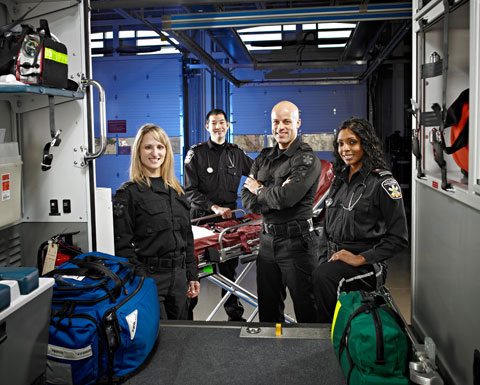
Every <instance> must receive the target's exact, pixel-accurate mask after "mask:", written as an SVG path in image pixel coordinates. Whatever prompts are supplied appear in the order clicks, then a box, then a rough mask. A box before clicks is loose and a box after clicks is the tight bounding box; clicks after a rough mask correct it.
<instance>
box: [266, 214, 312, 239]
mask: <svg viewBox="0 0 480 385" xmlns="http://www.w3.org/2000/svg"><path fill="white" fill-rule="evenodd" d="M263 231H264V232H265V233H267V234H271V235H281V236H288V237H295V236H299V235H301V234H303V233H307V232H309V231H313V221H312V219H311V218H309V219H297V220H295V221H290V222H286V223H264V224H263Z"/></svg>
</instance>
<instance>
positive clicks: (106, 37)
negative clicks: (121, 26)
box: [105, 31, 113, 39]
mask: <svg viewBox="0 0 480 385" xmlns="http://www.w3.org/2000/svg"><path fill="white" fill-rule="evenodd" d="M105 39H113V32H112V31H110V32H105Z"/></svg>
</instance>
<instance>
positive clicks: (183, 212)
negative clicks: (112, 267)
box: [113, 178, 198, 281]
mask: <svg viewBox="0 0 480 385" xmlns="http://www.w3.org/2000/svg"><path fill="white" fill-rule="evenodd" d="M150 181H151V183H152V184H151V186H150V187H148V186H147V185H143V184H142V185H140V184H136V183H133V182H126V183H124V184H122V186H120V187H119V189H118V190H117V192H116V194H115V198H114V200H113V210H114V216H113V221H114V229H115V254H116V255H118V256H120V257H127V258H130V259H133V258H136V259H138V260H139V261H140V262H142V263H147V262H146V261H148V260H149V258H155V257H156V258H178V257H180V256H181V255H182V254H184V255H185V262H186V268H187V279H188V281H198V269H197V262H196V260H195V255H194V251H193V234H192V227H191V224H190V213H189V210H190V205H189V203H188V201H187V199H186V197H185V195H178V194H177V192H176V191H175V190H174V189H173V188H171V187H166V186H165V183H164V182H163V179H162V178H150Z"/></svg>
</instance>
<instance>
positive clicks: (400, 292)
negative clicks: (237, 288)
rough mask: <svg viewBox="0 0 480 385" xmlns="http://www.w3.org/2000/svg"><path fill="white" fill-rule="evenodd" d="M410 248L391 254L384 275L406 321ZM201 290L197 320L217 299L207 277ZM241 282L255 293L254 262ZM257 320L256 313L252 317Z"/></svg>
mask: <svg viewBox="0 0 480 385" xmlns="http://www.w3.org/2000/svg"><path fill="white" fill-rule="evenodd" d="M244 267H245V265H242V264H240V265H239V266H238V268H237V274H238V273H240V272H241V271H242V269H243V268H244ZM410 283H411V280H410V251H409V250H407V251H406V252H404V253H402V254H400V255H398V256H395V257H394V258H391V259H390V260H389V261H388V277H387V287H388V288H389V289H390V292H391V294H392V296H393V298H394V300H395V303H396V304H397V306H398V307H399V308H400V311H401V312H402V315H403V317H404V318H405V320H406V321H407V322H408V323H410V305H411V287H410ZM200 284H201V291H200V296H199V301H198V304H197V306H196V308H195V310H194V319H195V320H197V321H204V320H206V319H207V317H208V316H209V314H210V313H211V312H212V311H213V309H214V308H215V306H216V305H217V303H218V302H219V301H220V299H221V291H220V288H219V287H218V286H217V285H215V284H213V283H211V282H210V281H208V279H205V278H204V279H202V280H201V281H200ZM241 286H242V287H244V288H245V289H247V290H249V291H250V292H252V293H254V294H256V293H257V289H256V283H255V266H254V267H253V268H252V270H250V271H249V273H248V274H247V275H246V276H245V278H244V280H243V282H242V283H241ZM242 303H243V305H244V308H245V313H244V317H245V318H248V317H249V316H250V314H251V313H252V312H253V310H254V308H253V306H251V305H249V304H248V303H245V302H243V301H242ZM285 314H288V315H290V316H292V317H293V318H294V317H295V314H294V312H293V305H292V301H291V300H290V298H289V297H287V300H286V302H285ZM213 320H214V321H226V320H227V315H226V313H225V310H224V309H223V307H222V308H220V310H219V311H218V312H217V313H216V315H215V317H214V318H213ZM254 321H258V316H257V317H256V318H255V319H254Z"/></svg>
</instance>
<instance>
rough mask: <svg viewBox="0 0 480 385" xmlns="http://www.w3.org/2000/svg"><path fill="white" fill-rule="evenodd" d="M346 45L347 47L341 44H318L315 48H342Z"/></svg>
mask: <svg viewBox="0 0 480 385" xmlns="http://www.w3.org/2000/svg"><path fill="white" fill-rule="evenodd" d="M346 45H347V44H346V43H342V44H319V45H318V46H317V47H318V48H343V47H345V46H346Z"/></svg>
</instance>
